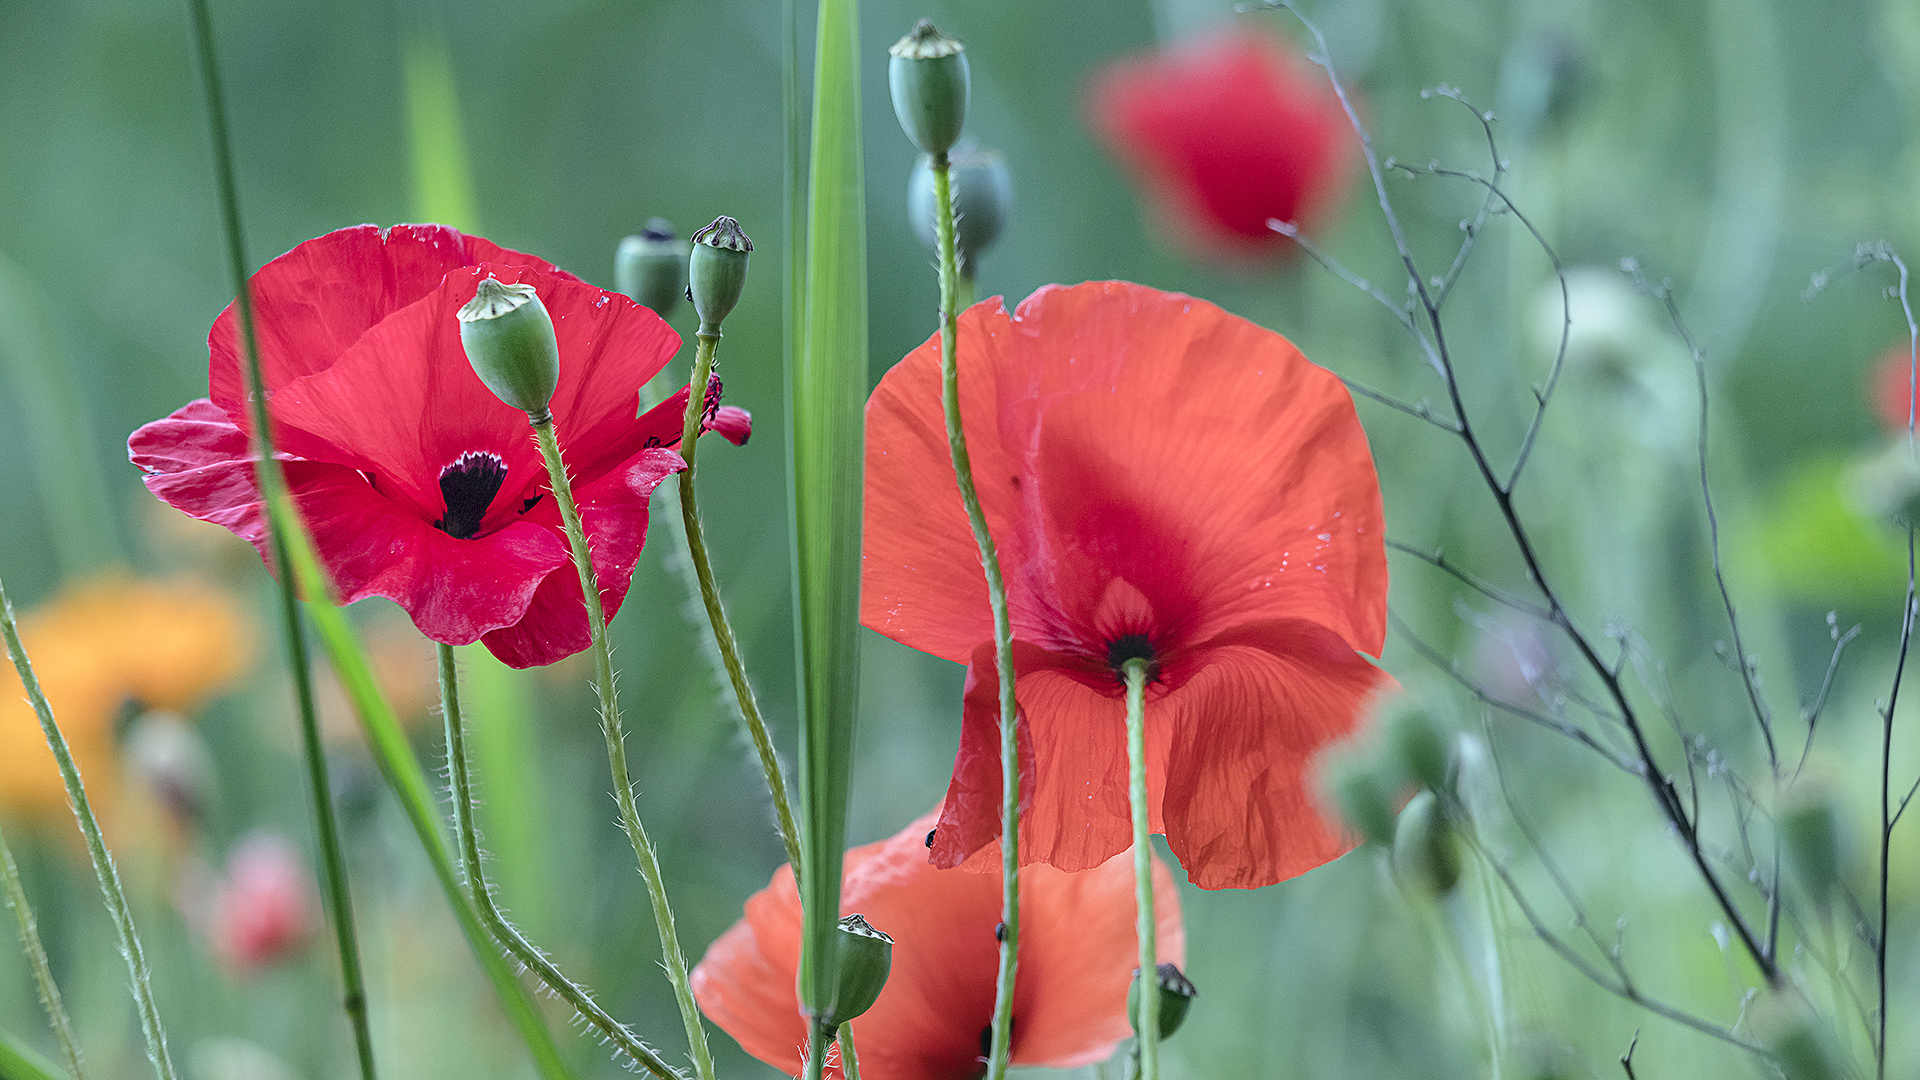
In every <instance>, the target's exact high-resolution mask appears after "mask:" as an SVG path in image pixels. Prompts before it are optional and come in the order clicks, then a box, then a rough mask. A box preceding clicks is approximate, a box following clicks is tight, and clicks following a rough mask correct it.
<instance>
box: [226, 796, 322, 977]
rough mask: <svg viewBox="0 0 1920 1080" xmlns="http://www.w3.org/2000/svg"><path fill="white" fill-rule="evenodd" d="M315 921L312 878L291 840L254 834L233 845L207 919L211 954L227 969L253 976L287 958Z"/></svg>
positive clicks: (314, 926) (308, 934) (316, 908)
mask: <svg viewBox="0 0 1920 1080" xmlns="http://www.w3.org/2000/svg"><path fill="white" fill-rule="evenodd" d="M319 921H320V913H319V905H318V903H316V902H315V899H314V895H313V876H312V873H311V871H309V870H308V868H307V862H306V859H305V858H303V857H302V856H301V854H300V850H299V849H298V848H296V847H295V846H294V845H293V843H292V842H291V841H289V840H287V839H286V838H285V837H283V836H280V835H278V834H277V833H270V832H262V831H256V832H252V833H249V834H247V835H246V836H244V837H242V838H241V840H240V842H239V843H237V844H235V845H234V848H233V851H232V853H231V854H229V855H228V856H227V872H226V876H225V877H224V878H222V879H221V880H220V881H219V883H218V884H216V885H215V887H214V893H213V900H212V903H211V905H210V909H209V911H208V919H207V935H208V937H209V938H210V939H211V941H212V943H213V949H214V952H215V953H217V954H218V955H219V956H220V958H221V960H222V961H223V962H225V963H226V964H227V966H228V967H229V968H230V969H232V970H233V971H234V972H236V973H237V974H241V975H251V974H253V973H255V972H257V971H258V970H260V969H261V968H264V967H267V966H269V965H271V964H275V963H278V962H279V961H281V960H284V959H287V958H288V957H290V956H292V955H294V954H295V953H297V952H299V951H300V950H301V949H302V948H303V947H304V946H305V945H306V942H307V939H308V938H310V937H312V936H313V933H314V931H315V930H316V929H317V928H318V925H319Z"/></svg>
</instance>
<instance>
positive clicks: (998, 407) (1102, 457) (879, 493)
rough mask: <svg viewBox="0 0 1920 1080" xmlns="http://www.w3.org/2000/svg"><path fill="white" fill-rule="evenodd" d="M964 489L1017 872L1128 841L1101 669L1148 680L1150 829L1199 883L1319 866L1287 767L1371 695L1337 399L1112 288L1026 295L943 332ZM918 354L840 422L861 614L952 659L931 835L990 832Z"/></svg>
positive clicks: (1314, 813) (1229, 322) (936, 854)
mask: <svg viewBox="0 0 1920 1080" xmlns="http://www.w3.org/2000/svg"><path fill="white" fill-rule="evenodd" d="M959 340H960V352H959V366H960V393H961V409H962V413H963V416H964V423H965V426H966V433H967V443H968V448H969V450H970V451H971V453H972V457H973V468H974V478H975V480H976V482H977V484H978V486H979V490H980V498H981V502H982V504H983V506H984V508H985V511H986V516H987V522H988V525H989V526H990V528H991V529H992V531H993V535H994V538H995V540H996V542H997V543H998V545H999V552H1000V562H1001V567H1002V569H1003V571H1004V574H1005V577H1006V581H1007V589H1008V593H1009V602H1010V607H1011V609H1012V611H1011V613H1012V620H1013V634H1014V639H1015V640H1014V661H1015V665H1016V670H1017V672H1018V685H1017V687H1016V692H1017V695H1018V698H1019V704H1020V709H1021V712H1022V716H1023V722H1022V725H1021V731H1020V734H1021V736H1022V738H1021V751H1022V766H1021V768H1022V778H1021V798H1022V802H1023V806H1024V809H1023V818H1022V820H1023V821H1024V827H1023V831H1022V840H1021V854H1022V858H1023V859H1027V860H1031V861H1038V862H1047V863H1051V864H1053V865H1055V866H1058V867H1060V868H1062V869H1065V870H1081V869H1085V868H1087V867H1091V866H1096V865H1098V864H1100V863H1101V862H1103V861H1105V860H1106V859H1108V858H1109V857H1111V856H1112V855H1113V854H1114V853H1116V852H1119V851H1123V850H1125V849H1126V848H1127V847H1128V846H1129V845H1130V844H1131V838H1132V832H1131V824H1130V812H1129V804H1128V798H1127V754H1126V738H1125V723H1124V718H1125V716H1126V710H1125V687H1124V685H1123V683H1122V680H1121V676H1120V674H1119V672H1120V670H1121V665H1122V664H1123V663H1124V662H1125V661H1126V660H1128V659H1129V658H1132V657H1136V656H1137V657H1142V658H1144V659H1145V660H1146V661H1147V662H1148V665H1149V671H1150V673H1151V680H1152V681H1151V683H1150V685H1149V686H1148V687H1147V695H1146V698H1147V716H1146V738H1147V759H1148V761H1147V766H1148V787H1149V810H1150V814H1151V820H1152V827H1153V829H1154V831H1156V832H1164V833H1165V834H1166V836H1167V841H1168V843H1169V844H1171V845H1172V847H1173V852H1174V854H1175V855H1177V856H1179V858H1180V861H1181V863H1182V864H1183V865H1184V866H1185V867H1186V868H1187V873H1188V876H1189V877H1190V878H1191V879H1192V880H1193V881H1194V882H1195V883H1197V884H1199V885H1200V886H1202V887H1204V888H1243V887H1245V888H1250V887H1256V886H1260V885H1266V884H1270V883H1272V882H1274V881H1278V880H1280V879H1282V878H1285V877H1290V876H1292V875H1294V874H1298V873H1300V872H1302V871H1304V870H1307V869H1310V868H1312V867H1314V866H1318V865H1319V864H1321V863H1323V862H1325V861H1327V860H1328V859H1331V858H1333V857H1335V856H1337V855H1339V854H1340V853H1341V852H1343V851H1345V850H1346V848H1347V846H1348V845H1347V844H1346V842H1345V840H1344V839H1343V838H1342V836H1341V835H1340V832H1339V830H1338V829H1337V828H1336V827H1335V826H1334V825H1333V824H1331V823H1330V822H1329V820H1327V819H1326V818H1323V817H1322V815H1321V813H1320V810H1319V808H1318V807H1317V805H1316V803H1315V799H1314V797H1313V795H1312V792H1311V785H1310V782H1309V779H1308V778H1307V776H1306V772H1307V769H1308V765H1309V762H1310V759H1311V758H1312V756H1313V755H1314V753H1315V752H1316V751H1317V750H1319V749H1320V748H1321V747H1322V746H1323V745H1324V744H1326V743H1328V742H1330V741H1332V740H1335V739H1338V738H1340V737H1341V736H1343V735H1345V734H1346V733H1347V732H1348V731H1350V730H1351V729H1352V728H1353V726H1354V723H1355V718H1356V716H1357V715H1358V714H1359V713H1360V711H1361V709H1362V706H1363V703H1364V701H1365V700H1366V699H1367V698H1368V696H1369V695H1371V694H1372V693H1373V692H1374V690H1375V689H1376V688H1377V687H1379V686H1380V685H1382V684H1383V683H1387V682H1390V680H1388V679H1387V677H1386V676H1385V675H1384V674H1383V673H1382V672H1380V671H1379V670H1378V669H1377V668H1375V667H1374V666H1373V665H1372V664H1371V663H1369V662H1368V661H1367V659H1366V658H1365V657H1363V656H1361V655H1360V653H1361V652H1367V653H1376V654H1377V653H1378V652H1379V651H1380V646H1381V644H1382V643H1383V641H1384V637H1385V620H1386V595H1387V564H1386V552H1385V548H1384V544H1383V541H1382V534H1381V520H1380V490H1379V483H1378V480H1377V478H1376V477H1375V474H1374V469H1373V459H1372V456H1371V454H1370V453H1369V451H1368V449H1367V439H1366V434H1365V432H1363V431H1362V430H1361V428H1360V423H1359V421H1358V420H1357V419H1356V418H1355V416H1354V412H1353V403H1352V400H1351V398H1350V397H1349V396H1348V394H1347V390H1346V387H1345V386H1344V385H1342V384H1341V382H1340V380H1339V379H1338V378H1336V377H1335V376H1334V375H1333V374H1332V373H1330V372H1328V371H1326V370H1324V369H1322V368H1318V367H1315V366H1314V365H1313V364H1311V363H1309V362H1307V359H1306V358H1305V357H1304V356H1301V355H1300V352H1299V350H1297V349H1295V348H1294V347H1293V345H1292V344H1291V343H1290V342H1288V341H1287V339H1285V338H1283V337H1281V336H1280V335H1279V334H1276V333H1273V332H1272V331H1269V330H1265V329H1262V328H1261V327H1258V326H1255V325H1253V324H1252V323H1249V322H1247V321H1245V320H1243V319H1240V318H1237V317H1235V316H1232V315H1229V314H1227V313H1226V312H1224V311H1221V310H1220V309H1219V308H1217V307H1214V306H1213V305H1212V304H1209V303H1207V302H1205V301H1203V300H1196V299H1194V298H1192V297H1189V296H1181V295H1179V294H1176V293H1164V292H1160V291H1158V290H1155V289H1149V288H1146V287H1144V286H1140V285H1134V284H1130V283H1128V282H1112V281H1110V282H1093V283H1089V284H1085V285H1076V286H1073V287H1070V288H1067V287H1061V286H1048V287H1047V288H1044V289H1041V290H1040V291H1039V292H1037V293H1034V294H1033V295H1032V296H1031V297H1029V298H1027V300H1026V301H1025V302H1024V303H1022V304H1021V305H1020V307H1019V310H1018V311H1017V312H1015V313H1014V314H1013V315H1011V316H1009V315H1008V314H1007V312H1006V310H1005V308H1003V307H1002V306H1001V304H1000V301H999V300H998V299H995V300H990V301H987V302H986V303H983V304H977V305H975V306H974V307H972V308H971V309H969V310H968V311H966V312H965V313H964V314H962V315H961V317H960V333H959ZM939 380H940V375H939V339H938V338H937V337H936V338H934V339H933V340H930V341H928V342H927V343H926V344H925V345H923V346H921V347H920V348H919V349H917V350H915V351H914V352H913V353H912V354H911V355H909V356H908V357H907V358H906V359H905V360H903V361H901V362H900V363H899V364H898V365H896V366H895V367H894V369H893V370H892V371H890V372H888V373H887V376H886V377H885V378H884V379H882V380H881V382H880V386H879V388H878V389H877V390H875V391H874V394H873V397H872V399H871V400H870V401H869V402H868V404H867V483H866V552H865V564H864V578H863V581H864V586H863V596H862V612H861V614H862V618H863V620H864V621H865V622H866V624H867V625H868V626H871V627H872V628H874V629H875V630H878V631H880V632H881V633H883V634H886V635H887V636H889V637H892V638H894V639H896V640H898V641H900V642H903V643H904V644H907V645H910V646H912V647H914V648H916V649H922V650H924V651H927V652H930V653H933V654H935V655H938V656H944V657H946V658H947V659H949V660H954V661H957V662H960V663H964V664H967V665H969V666H968V668H967V682H966V691H965V706H964V710H963V713H964V716H963V721H962V726H961V732H960V751H959V754H958V756H957V757H956V759H955V761H954V770H953V781H952V784H951V785H950V786H949V787H948V789H947V799H946V805H945V807H944V809H943V811H942V813H941V818H940V828H939V833H938V836H937V838H936V841H935V843H934V844H933V861H934V864H935V865H937V866H955V865H958V864H960V863H962V862H963V861H966V860H967V859H968V857H969V856H972V855H974V853H975V852H977V851H979V850H980V849H981V848H983V847H985V846H986V845H988V844H989V843H990V842H991V841H992V840H993V839H994V838H995V837H996V836H997V835H998V834H999V826H1000V811H999V805H1000V751H999V709H998V704H997V695H998V693H999V691H998V685H999V680H998V678H997V677H996V675H995V671H994V658H993V647H992V638H993V632H992V620H991V617H990V613H989V610H988V607H987V595H986V586H985V583H984V580H983V578H982V576H981V572H980V559H979V554H978V552H977V550H976V549H975V546H974V541H973V537H972V534H971V532H970V530H969V528H968V525H967V519H966V515H965V513H964V511H963V510H962V508H961V505H960V500H959V497H958V495H957V489H956V488H955V483H954V475H953V467H952V464H951V461H950V459H949V457H948V451H947V439H946V431H945V427H944V424H943V422H942V414H941V405H940V386H939Z"/></svg>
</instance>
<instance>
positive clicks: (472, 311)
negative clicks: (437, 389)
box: [455, 274, 560, 420]
mask: <svg viewBox="0 0 1920 1080" xmlns="http://www.w3.org/2000/svg"><path fill="white" fill-rule="evenodd" d="M455 317H456V318H458V319H459V320H460V344H461V346H462V347H463V348H465V349H466V351H467V362H468V363H470V364H472V365H473V371H474V374H476V375H478V376H480V381H481V382H483V383H486V384H487V389H489V390H491V391H493V392H494V395H495V396H497V397H498V398H499V399H500V400H501V401H504V402H506V403H507V404H509V405H511V406H513V407H514V408H516V409H522V410H525V412H526V414H527V415H528V416H530V417H533V418H534V419H535V420H542V419H545V418H546V417H547V415H548V413H547V403H548V402H550V401H552V400H553V390H554V387H556V386H558V385H559V384H560V343H559V341H558V340H556V339H555V338H554V336H553V317H552V316H550V315H548V314H547V305H545V304H543V303H541V302H540V294H539V293H538V292H535V291H534V288H533V286H531V285H506V284H502V283H501V282H500V281H499V279H497V278H495V277H493V276H492V275H491V274H489V275H488V276H487V279H486V280H485V281H482V282H481V283H480V288H479V289H478V290H476V291H475V292H474V294H473V299H471V300H469V301H467V303H466V305H465V306H464V307H462V308H461V309H460V310H459V311H458V312H456V313H455Z"/></svg>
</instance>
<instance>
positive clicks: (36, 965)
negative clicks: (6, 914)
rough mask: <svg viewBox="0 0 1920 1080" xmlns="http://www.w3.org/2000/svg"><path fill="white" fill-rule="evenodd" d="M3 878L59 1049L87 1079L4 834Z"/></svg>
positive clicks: (0, 852) (78, 1077)
mask: <svg viewBox="0 0 1920 1080" xmlns="http://www.w3.org/2000/svg"><path fill="white" fill-rule="evenodd" d="M0 878H4V879H5V885H6V892H7V906H8V907H10V908H12V909H13V919H14V921H15V922H16V923H18V924H19V925H20V948H21V950H22V951H24V952H25V953H26V954H27V964H28V966H30V967H32V968H33V984H34V986H35V988H37V989H38V990H39V991H40V1004H41V1006H42V1007H44V1008H45V1009H46V1010H47V1024H48V1025H49V1026H50V1027H52V1028H53V1035H54V1038H55V1039H57V1040H59V1042H60V1052H61V1053H63V1054H65V1055H66V1057H67V1069H68V1071H70V1072H72V1073H73V1077H74V1080H85V1077H86V1073H85V1071H84V1070H82V1069H81V1068H80V1047H79V1044H77V1043H75V1042H74V1041H73V1021H72V1020H70V1019H68V1018H67V1007H66V1006H65V1005H64V1004H62V1003H61V1001H60V987H59V985H58V984H57V983H55V982H54V981H53V968H52V966H51V965H49V964H48V963H47V950H46V947H45V946H44V945H42V944H40V928H39V926H38V925H37V924H35V922H34V920H33V905H31V904H29V903H27V891H26V890H25V889H24V888H22V887H21V885H20V867H19V866H18V865H16V864H15V863H14V861H13V850H12V849H11V848H9V847H7V838H6V836H5V834H0Z"/></svg>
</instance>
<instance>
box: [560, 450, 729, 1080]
mask: <svg viewBox="0 0 1920 1080" xmlns="http://www.w3.org/2000/svg"><path fill="white" fill-rule="evenodd" d="M533 434H534V438H535V439H536V440H538V442H539V444H540V456H541V458H543V459H544V460H545V461H546V464H547V479H548V481H549V483H550V486H551V487H552V488H553V499H554V502H555V503H557V504H558V505H559V508H560V521H561V523H562V524H564V525H565V526H566V529H567V544H568V546H569V547H571V548H572V549H573V567H574V569H575V570H576V571H578V573H579V575H580V593H581V597H582V599H583V600H585V601H586V605H587V630H588V632H589V633H590V634H591V635H592V637H593V645H592V652H593V675H594V690H595V691H596V692H597V693H598V694H599V697H600V731H601V734H603V735H605V736H606V739H607V765H608V767H609V768H610V769H611V770H612V771H613V791H614V798H615V800H617V801H618V802H619V804H620V824H621V826H622V827H623V828H624V829H625V830H626V833H627V839H628V840H629V841H630V842H632V844H633V854H634V858H636V859H637V860H638V861H639V863H640V876H641V877H643V878H645V879H646V882H647V896H648V898H649V899H651V900H652V901H653V921H654V925H655V927H656V928H657V929H658V930H659V932H660V953H661V956H662V959H663V960H664V961H665V962H666V967H667V979H668V981H669V982H671V983H672V984H673V996H674V998H675V999H677V1001H678V1002H679V1005H680V1020H681V1022H682V1023H683V1024H685V1025H686V1029H687V1044H688V1047H689V1049H690V1050H691V1052H692V1054H693V1067H694V1071H695V1073H696V1074H697V1075H698V1076H699V1077H700V1080H713V1055H712V1053H711V1052H710V1051H708V1049H707V1032H706V1029H705V1028H703V1027H702V1026H701V1024H700V1009H699V1007H698V1006H697V1005H695V1004H694V1001H693V987H692V986H691V984H689V983H688V982H687V961H686V957H684V956H683V955H681V952H680V938H679V936H678V935H677V934H676V933H675V932H674V929H673V908H672V907H670V906H669V905H668V903H667V888H666V884H665V882H664V881H662V879H661V875H660V860H659V859H658V858H657V857H656V856H655V855H654V853H653V844H652V842H651V841H649V840H648V839H647V830H646V828H645V826H643V825H641V824H640V809H639V807H637V806H636V805H635V804H634V801H633V782H632V781H631V780H630V779H629V778H628V774H627V747H626V740H625V737H624V736H623V735H622V734H621V731H620V702H619V700H618V699H617V698H616V697H615V695H614V689H613V654H612V652H611V651H609V649H608V647H607V619H606V614H605V612H604V610H603V609H602V608H601V606H600V585H599V582H598V581H597V580H596V578H595V577H594V573H593V556H592V554H591V553H590V552H589V550H588V548H587V532H586V529H585V528H583V527H582V526H581V524H580V509H579V507H577V506H575V505H574V502H573V488H572V485H571V484H570V483H569V481H568V479H567V466H566V463H565V462H564V461H562V460H561V457H560V441H559V439H558V437H557V436H556V435H555V434H554V430H553V418H552V417H550V416H549V417H546V418H544V419H540V420H536V421H534V423H533Z"/></svg>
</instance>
